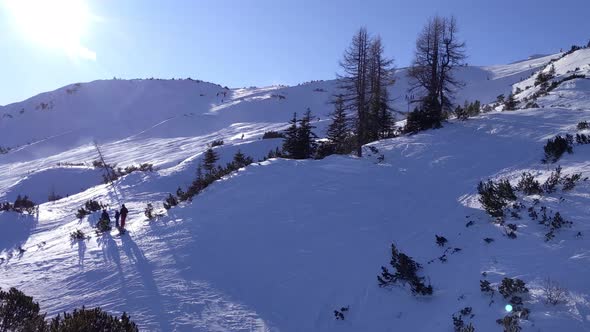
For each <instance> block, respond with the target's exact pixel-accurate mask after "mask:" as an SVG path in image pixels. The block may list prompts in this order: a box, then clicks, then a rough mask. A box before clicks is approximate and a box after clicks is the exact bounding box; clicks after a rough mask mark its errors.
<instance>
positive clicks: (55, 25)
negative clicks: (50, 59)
mask: <svg viewBox="0 0 590 332" xmlns="http://www.w3.org/2000/svg"><path fill="white" fill-rule="evenodd" d="M5 6H6V8H7V9H8V10H9V12H10V13H11V16H12V17H13V19H14V21H15V23H16V25H17V26H18V29H19V30H20V31H21V32H22V33H23V34H24V35H25V36H26V37H27V38H28V39H30V40H32V41H34V42H35V43H38V44H39V45H42V46H44V47H49V48H54V49H58V50H62V51H64V52H65V53H66V54H67V55H68V56H70V57H73V58H85V59H91V60H95V59H96V53H94V52H93V51H91V50H89V49H88V48H86V47H84V46H82V45H81V38H82V36H83V35H84V33H85V32H86V30H87V28H88V24H89V22H90V18H91V17H90V14H89V12H88V7H87V6H86V3H85V2H84V1H83V0H51V1H48V0H5Z"/></svg>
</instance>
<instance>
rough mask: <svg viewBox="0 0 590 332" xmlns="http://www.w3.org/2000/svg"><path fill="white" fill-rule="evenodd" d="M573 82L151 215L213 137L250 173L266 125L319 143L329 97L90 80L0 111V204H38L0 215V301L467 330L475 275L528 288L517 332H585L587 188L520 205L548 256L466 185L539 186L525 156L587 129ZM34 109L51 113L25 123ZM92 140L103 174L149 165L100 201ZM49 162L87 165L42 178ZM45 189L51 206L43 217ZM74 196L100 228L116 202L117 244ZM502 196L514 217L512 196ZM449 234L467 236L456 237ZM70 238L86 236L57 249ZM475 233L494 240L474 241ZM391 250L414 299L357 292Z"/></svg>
mask: <svg viewBox="0 0 590 332" xmlns="http://www.w3.org/2000/svg"><path fill="white" fill-rule="evenodd" d="M570 56H571V57H572V59H568V58H567V57H566V58H564V59H562V60H560V61H557V62H556V63H555V66H556V69H557V72H558V73H562V72H564V73H565V72H567V70H569V69H567V70H565V69H564V68H570V67H573V68H575V67H576V66H577V64H580V66H581V63H582V62H584V61H586V60H587V57H586V53H585V51H584V52H582V51H578V52H575V53H573V54H571V55H570ZM552 57H556V56H555V55H553V56H547V57H540V58H535V59H531V60H526V61H522V62H518V63H514V64H510V65H505V66H492V67H466V68H462V69H461V71H460V75H462V77H464V79H465V80H466V83H467V84H466V87H465V89H464V90H462V91H461V93H460V94H459V98H458V100H460V98H465V99H469V100H474V99H476V98H477V99H480V100H482V101H484V102H490V101H493V99H495V97H496V96H497V95H498V94H500V93H506V91H510V90H511V89H512V84H515V83H517V82H518V81H519V80H520V78H521V77H528V76H530V75H531V73H532V71H533V70H539V69H541V68H543V67H544V66H545V64H546V63H547V61H549V59H550V58H552ZM562 66H563V67H564V68H562ZM564 70H565V71H564ZM401 73H403V69H402V70H400V72H398V75H400V76H401ZM559 75H561V74H559ZM488 77H489V78H490V79H489V80H488ZM587 82H588V81H587V80H574V81H568V82H565V83H563V84H562V85H560V86H559V87H558V88H557V89H555V90H554V91H553V92H552V94H553V93H556V94H557V93H562V94H565V93H566V92H567V93H569V95H568V96H569V97H567V98H569V99H568V100H571V103H567V105H564V106H551V105H552V104H551V103H555V102H551V101H549V100H548V101H547V103H546V104H543V105H546V106H545V107H544V108H539V109H529V110H519V111H514V112H493V113H487V114H483V115H481V116H479V117H477V118H474V119H469V120H468V121H464V122H460V121H455V120H452V121H450V122H449V123H447V124H445V126H444V128H442V129H438V130H431V131H426V132H423V133H420V134H417V135H411V136H402V137H399V138H394V139H389V140H383V141H379V142H375V143H372V144H370V146H372V147H374V148H377V149H378V151H379V153H378V154H383V156H384V161H383V162H382V163H378V160H377V159H378V155H376V154H375V153H373V152H371V150H370V149H369V146H366V147H365V157H363V158H356V157H351V156H331V157H328V158H326V159H324V160H317V161H316V160H303V161H295V160H284V159H271V160H269V161H266V162H262V163H255V164H253V165H251V166H249V167H246V168H243V169H241V170H240V171H238V172H237V173H235V174H232V175H231V176H229V177H227V178H224V179H222V180H220V181H217V182H216V183H214V184H213V185H211V186H210V187H209V188H207V189H206V190H205V191H204V192H203V193H202V194H200V195H198V196H197V197H195V198H194V200H193V201H192V202H190V203H182V204H181V206H179V207H176V208H173V209H171V210H169V211H168V212H165V211H164V210H163V208H162V205H161V202H162V200H163V199H164V198H165V197H166V196H167V195H168V193H171V192H175V191H176V188H177V187H178V186H181V187H183V188H186V186H187V185H188V184H189V183H190V181H191V180H192V179H193V178H194V175H195V169H196V165H197V164H198V162H199V160H200V158H201V156H202V153H203V152H204V151H205V149H206V148H207V144H209V143H211V142H212V141H213V140H218V139H222V140H223V141H224V145H222V146H219V147H216V148H215V149H216V151H217V152H219V154H220V156H221V160H220V163H225V162H228V161H229V160H230V158H231V157H232V155H233V154H234V153H235V152H236V151H237V150H238V149H240V150H241V151H242V152H244V153H245V154H247V155H251V156H253V157H254V158H255V159H256V160H257V159H260V158H262V157H263V156H264V155H266V154H267V153H268V151H269V150H274V148H275V147H277V146H280V144H281V140H280V139H271V140H262V139H260V138H261V136H262V134H263V133H264V132H265V131H268V130H280V129H281V128H284V127H285V126H286V121H288V120H289V119H290V117H292V113H293V112H298V113H303V112H305V110H306V109H307V108H310V109H311V110H312V112H313V113H314V114H315V115H317V116H318V117H319V121H316V122H314V124H315V125H317V127H318V128H317V129H316V130H317V132H318V133H322V132H323V129H324V128H325V126H326V125H327V121H326V120H327V117H328V113H329V112H330V111H331V105H330V104H329V103H328V101H329V100H330V98H331V95H332V94H333V91H334V88H335V82H334V81H322V82H314V83H309V84H304V85H300V86H295V87H268V88H248V89H230V90H225V89H224V88H222V87H220V86H218V85H214V84H210V83H204V82H196V81H187V80H183V81H159V80H153V81H152V80H146V81H139V80H133V81H122V80H116V81H96V82H91V83H84V84H81V85H80V86H76V85H72V86H69V87H66V88H63V89H58V90H56V91H53V92H50V93H46V94H42V95H40V96H36V97H33V98H31V99H29V100H27V101H24V102H22V103H17V104H12V105H8V106H6V107H4V108H1V109H0V113H9V114H14V117H13V118H2V119H0V121H1V122H0V130H2V131H1V133H2V134H0V138H1V141H2V142H3V143H2V144H3V145H5V146H12V147H18V148H16V149H15V150H13V151H11V152H9V153H8V154H5V155H0V174H1V175H0V201H2V200H5V199H12V197H14V195H15V194H19V193H21V194H30V195H31V196H32V197H34V198H35V199H38V200H39V202H44V203H43V204H41V205H40V208H39V213H38V215H35V216H27V215H17V214H14V213H0V227H1V229H2V233H1V235H0V257H2V258H4V260H3V261H2V263H1V264H0V271H1V275H2V278H1V279H0V287H2V288H6V287H12V286H14V287H17V288H19V289H21V290H23V291H24V292H25V293H27V294H29V295H32V296H34V297H35V299H36V300H38V301H40V305H41V308H42V310H45V311H47V312H48V315H49V316H53V315H55V314H57V313H58V312H61V311H64V310H71V309H73V308H75V307H80V306H82V305H86V306H87V307H92V306H101V307H103V308H104V309H105V310H107V311H109V312H115V313H120V312H122V311H127V312H128V313H130V314H131V316H132V319H133V320H135V321H136V322H137V323H138V324H139V325H140V327H141V328H142V329H145V330H149V331H339V332H340V331H391V330H392V329H395V330H401V331H452V320H451V315H452V314H453V313H455V312H457V311H459V310H460V309H462V308H464V307H467V306H470V307H472V308H473V313H474V314H475V317H474V318H473V319H472V320H471V321H472V322H473V323H474V325H475V327H476V329H477V330H478V331H492V330H499V329H500V327H499V326H498V325H497V324H496V322H495V320H496V319H498V318H501V317H502V316H503V315H504V314H505V312H504V307H505V305H506V303H505V301H504V300H503V299H502V298H501V296H499V294H496V296H495V297H494V300H495V302H494V303H492V304H491V305H490V298H489V296H485V295H483V294H482V293H481V292H480V290H479V280H481V279H484V277H483V276H482V273H483V272H486V274H487V277H485V279H487V280H489V281H490V282H492V283H493V284H497V283H499V282H500V281H501V279H502V278H503V277H518V278H521V279H523V280H524V281H525V282H526V283H527V286H528V287H529V288H530V289H531V294H530V296H529V297H528V298H526V299H525V303H526V305H525V306H526V307H528V308H530V309H531V317H530V319H529V321H523V322H522V325H523V326H524V331H537V330H541V331H554V330H557V329H560V330H567V331H590V284H589V283H588V282H587V274H588V264H589V261H590V240H589V238H588V234H590V224H589V223H588V218H587V217H588V215H589V212H590V205H589V204H588V200H589V198H590V182H588V181H586V182H580V183H579V184H578V185H577V186H576V188H575V189H574V190H572V191H570V192H562V191H561V190H559V191H557V192H556V193H553V194H550V195H544V196H542V197H540V199H541V203H540V204H542V205H545V206H547V207H548V208H549V209H551V210H553V211H560V212H561V213H562V215H563V216H564V217H565V218H566V219H567V220H571V221H572V222H573V226H572V228H571V229H570V228H564V229H562V230H559V231H558V232H557V234H556V238H555V239H553V240H552V241H550V242H545V241H544V234H545V233H546V232H547V230H546V229H545V227H544V226H542V225H539V224H538V223H537V222H536V221H532V220H530V219H529V218H528V217H527V213H526V211H523V212H522V213H521V214H522V216H523V219H521V220H516V219H510V220H509V222H511V223H516V224H518V226H519V228H518V232H517V235H518V238H517V239H509V238H507V237H506V236H505V235H504V231H503V229H502V228H501V227H499V226H497V225H495V224H493V223H492V222H491V220H490V217H489V216H487V215H486V214H485V212H484V211H483V210H482V208H481V206H480V204H479V203H478V201H477V191H476V187H477V184H478V182H479V181H481V180H486V179H488V178H490V179H497V178H508V179H510V180H511V181H512V182H513V184H514V183H516V181H517V179H518V177H519V176H520V174H521V173H522V172H524V171H528V172H531V173H533V174H537V175H538V176H539V178H540V179H541V180H544V178H546V177H547V176H548V175H549V173H550V171H551V170H552V169H553V168H554V167H555V166H557V164H555V165H545V164H542V163H541V162H540V160H541V158H542V157H543V148H542V147H543V144H544V142H545V141H546V140H547V139H548V138H551V137H553V136H554V135H556V134H560V133H561V134H563V133H572V132H575V127H576V124H577V123H578V122H579V121H582V120H589V119H590V108H589V107H588V105H589V103H590V96H588V93H589V91H590V86H588V85H587V84H586V83H587ZM523 83H524V81H523V82H521V83H518V84H523ZM397 84H398V85H397V86H395V87H394V90H393V91H396V89H398V90H397V92H396V96H398V97H399V96H402V97H401V101H399V100H398V102H397V105H400V107H402V108H401V109H400V110H402V111H405V110H406V109H405V108H407V105H405V100H404V98H403V94H405V86H407V80H406V79H405V78H403V76H401V77H400V78H399V79H398V82H397ZM74 88H77V90H76V91H75V92H73V93H67V92H65V91H66V89H74ZM223 92H226V95H225V96H223V95H222V94H223ZM219 93H221V95H219ZM201 94H204V96H201ZM279 95H280V96H284V97H285V98H279V97H278V96H279ZM551 96H552V95H551V94H550V95H549V96H547V97H544V98H549V97H551ZM222 99H223V100H222ZM562 99H563V98H562ZM42 101H43V102H47V103H49V101H52V104H53V108H52V109H51V110H34V107H35V105H39V103H40V102H42ZM574 101H575V103H574ZM541 102H543V101H541ZM403 107H405V108H403ZM22 108H25V109H26V111H25V113H23V114H19V111H20V109H22ZM40 124H43V126H40ZM242 135H244V138H243V139H242ZM48 137H51V138H48ZM94 139H96V140H97V141H98V142H99V144H100V145H101V149H102V152H103V153H104V155H105V158H106V160H107V162H109V163H117V164H118V165H119V166H122V167H125V166H128V165H132V164H134V165H137V164H140V163H144V162H149V163H153V164H154V166H155V167H156V171H154V172H151V173H141V172H135V173H132V174H130V175H127V176H125V177H123V178H122V179H120V180H118V181H117V188H118V192H117V194H118V197H119V199H120V201H118V200H117V197H116V196H115V195H114V192H113V189H112V187H111V186H108V185H104V184H101V178H100V175H99V174H97V173H98V171H97V170H95V169H93V168H92V167H90V165H91V162H92V161H93V160H96V159H97V153H96V151H95V150H94V148H93V147H92V145H91V142H92V140H94ZM27 142H38V143H36V144H30V145H27ZM589 156H590V146H576V147H575V148H574V153H573V154H571V155H569V154H566V155H565V156H563V157H562V158H561V159H560V160H559V162H558V164H559V165H561V166H562V167H563V172H564V173H566V174H570V173H575V172H580V173H582V174H583V176H590V158H589ZM64 162H69V163H84V164H85V165H88V166H58V163H60V165H63V163H64ZM51 188H54V189H55V191H56V192H57V193H58V194H69V196H68V197H65V198H63V199H60V200H58V201H55V202H45V200H46V198H47V197H46V196H47V193H48V192H49V190H50V189H51ZM519 196H521V195H519ZM560 198H561V199H560ZM88 199H95V200H99V201H101V202H103V203H109V204H110V205H111V209H110V210H111V214H112V213H113V211H112V210H113V209H114V208H115V207H116V206H117V205H118V204H119V203H120V202H124V203H125V204H126V206H127V207H128V208H129V210H130V215H129V217H128V223H127V225H128V226H127V227H128V230H129V232H128V234H126V235H122V236H119V235H118V232H117V231H114V230H113V231H112V232H110V233H106V234H104V235H102V236H97V235H96V234H95V232H94V229H93V226H94V225H95V224H96V222H97V220H98V214H97V213H95V214H93V215H90V216H87V217H85V218H83V219H81V220H79V219H77V218H76V217H75V216H74V215H75V212H76V210H77V209H78V208H80V207H81V206H82V205H83V204H84V202H85V201H86V200H88ZM520 199H521V200H522V201H523V202H525V203H526V204H529V205H530V204H532V197H522V196H521V197H520ZM148 202H152V203H154V205H155V207H156V210H157V211H156V212H157V213H161V214H163V215H162V216H160V217H158V218H157V220H155V221H151V222H150V221H147V220H146V218H145V216H144V215H143V209H144V208H145V206H146V204H147V203H148ZM468 221H473V222H474V225H473V226H471V227H466V226H465V224H466V223H467V222H468ZM77 229H80V230H82V231H84V233H85V234H87V235H89V236H91V238H90V239H89V240H87V241H79V242H70V240H69V234H70V233H71V232H73V231H75V230H77ZM577 232H581V233H582V234H583V236H582V237H577V236H576V234H577ZM435 234H438V235H443V236H445V237H446V238H447V239H448V240H449V245H450V246H451V247H453V248H455V247H456V248H461V249H462V250H461V251H460V252H458V253H455V254H453V255H449V256H448V261H447V262H446V263H442V262H440V261H438V260H436V258H437V257H439V256H440V255H441V254H442V253H443V251H444V249H442V248H440V247H438V246H437V245H436V243H435ZM486 237H490V238H493V239H494V240H495V241H494V242H493V243H491V244H486V243H485V242H484V241H483V239H484V238H486ZM391 243H395V244H396V245H397V246H398V248H399V249H400V250H402V251H403V252H404V253H407V254H408V255H410V256H412V257H413V258H414V259H415V260H416V261H417V262H419V263H421V264H422V265H423V269H422V270H421V271H420V275H424V276H427V277H428V278H429V280H430V282H432V285H433V287H434V295H433V296H431V297H418V298H416V297H414V296H412V295H411V294H410V291H409V290H408V288H407V287H402V286H400V287H393V288H387V289H383V288H379V287H378V286H377V280H376V276H377V275H378V274H379V273H380V267H381V266H382V265H387V263H388V261H389V259H390V257H389V253H390V245H391ZM18 246H22V248H23V249H25V250H26V251H25V252H24V253H19V252H18V250H17V248H18ZM432 259H435V260H434V261H433V262H432V263H430V264H428V262H429V261H430V260H432ZM546 277H551V278H552V279H554V280H557V281H559V282H560V284H561V285H562V286H564V287H566V288H567V290H568V294H567V301H566V303H564V304H559V305H557V306H550V305H546V304H544V303H543V293H542V291H541V288H542V287H541V284H542V281H543V279H544V278H546ZM346 306H350V310H349V311H348V312H347V313H345V317H346V318H345V320H344V321H339V320H335V319H334V314H333V311H334V310H336V309H339V308H341V307H346ZM467 321H470V320H467Z"/></svg>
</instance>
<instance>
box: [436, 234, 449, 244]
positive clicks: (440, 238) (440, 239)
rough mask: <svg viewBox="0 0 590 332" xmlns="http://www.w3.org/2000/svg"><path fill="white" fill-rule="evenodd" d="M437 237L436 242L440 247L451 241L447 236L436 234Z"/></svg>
mask: <svg viewBox="0 0 590 332" xmlns="http://www.w3.org/2000/svg"><path fill="white" fill-rule="evenodd" d="M434 236H435V237H436V244H438V245H439V246H440V247H443V246H444V245H445V244H447V242H449V241H448V240H447V238H445V237H444V236H442V235H441V236H438V235H436V234H435V235H434Z"/></svg>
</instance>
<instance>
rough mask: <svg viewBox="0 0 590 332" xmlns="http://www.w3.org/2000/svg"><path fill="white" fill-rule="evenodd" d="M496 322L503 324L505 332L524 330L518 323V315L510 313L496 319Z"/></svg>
mask: <svg viewBox="0 0 590 332" xmlns="http://www.w3.org/2000/svg"><path fill="white" fill-rule="evenodd" d="M496 323H498V324H499V325H502V327H503V328H504V332H520V331H521V330H522V328H521V327H520V325H519V323H518V317H516V316H514V315H513V314H508V315H506V316H504V318H500V319H498V320H496Z"/></svg>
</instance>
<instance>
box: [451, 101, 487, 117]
mask: <svg viewBox="0 0 590 332" xmlns="http://www.w3.org/2000/svg"><path fill="white" fill-rule="evenodd" d="M480 110H481V103H480V102H479V100H476V101H474V102H473V103H468V102H467V101H465V104H464V105H463V106H460V105H458V106H457V108H455V116H456V117H457V119H459V120H467V119H468V118H470V117H473V116H476V115H478V114H479V113H480Z"/></svg>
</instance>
